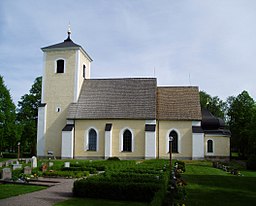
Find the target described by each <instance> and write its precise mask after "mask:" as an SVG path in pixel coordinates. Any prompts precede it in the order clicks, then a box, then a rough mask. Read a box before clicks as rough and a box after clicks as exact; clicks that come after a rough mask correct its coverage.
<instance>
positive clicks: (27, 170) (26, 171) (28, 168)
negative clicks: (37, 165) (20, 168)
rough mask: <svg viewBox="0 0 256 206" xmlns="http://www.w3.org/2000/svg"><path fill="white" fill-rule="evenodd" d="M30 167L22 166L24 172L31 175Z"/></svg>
mask: <svg viewBox="0 0 256 206" xmlns="http://www.w3.org/2000/svg"><path fill="white" fill-rule="evenodd" d="M31 172H32V169H31V167H29V166H26V167H24V174H25V175H31Z"/></svg>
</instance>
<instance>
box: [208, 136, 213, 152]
mask: <svg viewBox="0 0 256 206" xmlns="http://www.w3.org/2000/svg"><path fill="white" fill-rule="evenodd" d="M207 152H208V153H213V141H212V140H211V139H209V140H208V141H207Z"/></svg>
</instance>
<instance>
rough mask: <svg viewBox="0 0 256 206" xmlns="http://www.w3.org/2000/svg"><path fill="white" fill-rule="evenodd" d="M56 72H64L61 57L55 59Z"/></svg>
mask: <svg viewBox="0 0 256 206" xmlns="http://www.w3.org/2000/svg"><path fill="white" fill-rule="evenodd" d="M56 73H64V60H63V59H59V60H57V69H56Z"/></svg>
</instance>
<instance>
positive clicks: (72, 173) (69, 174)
mask: <svg viewBox="0 0 256 206" xmlns="http://www.w3.org/2000/svg"><path fill="white" fill-rule="evenodd" d="M43 176H46V177H68V178H81V177H85V176H89V172H88V171H46V172H43Z"/></svg>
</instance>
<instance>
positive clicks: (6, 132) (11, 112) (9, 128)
mask: <svg viewBox="0 0 256 206" xmlns="http://www.w3.org/2000/svg"><path fill="white" fill-rule="evenodd" d="M15 109H16V107H15V105H14V103H13V101H12V98H11V95H10V92H9V90H8V89H7V87H6V86H5V84H4V80H3V77H2V76H0V151H4V150H9V151H13V150H14V149H15V145H16V143H17V136H16V126H15V118H16V114H15Z"/></svg>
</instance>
